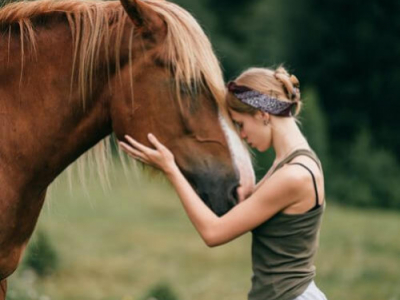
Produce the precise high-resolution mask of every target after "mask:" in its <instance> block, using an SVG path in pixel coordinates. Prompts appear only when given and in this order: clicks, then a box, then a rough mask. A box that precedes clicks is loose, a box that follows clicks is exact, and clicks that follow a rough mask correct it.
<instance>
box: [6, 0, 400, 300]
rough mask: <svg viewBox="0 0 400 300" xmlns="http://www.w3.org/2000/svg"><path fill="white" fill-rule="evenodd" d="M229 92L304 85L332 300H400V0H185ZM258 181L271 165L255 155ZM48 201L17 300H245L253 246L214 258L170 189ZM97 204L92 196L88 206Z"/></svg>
mask: <svg viewBox="0 0 400 300" xmlns="http://www.w3.org/2000/svg"><path fill="white" fill-rule="evenodd" d="M175 2H176V3H178V4H180V5H181V6H182V7H184V8H185V9H187V10H188V11H189V12H191V13H192V14H193V15H194V16H195V17H196V18H197V20H198V21H199V23H200V24H201V25H202V26H203V28H204V29H205V31H206V33H207V34H208V36H209V37H210V39H211V42H212V44H213V46H214V49H215V51H216V53H217V56H218V57H219V59H220V61H221V64H222V67H223V70H224V76H225V79H226V80H230V79H233V78H235V77H236V76H237V75H239V74H240V73H241V72H242V71H243V70H244V69H246V68H248V67H251V66H262V67H277V66H279V65H280V64H283V65H284V66H285V67H286V68H287V69H288V70H289V72H291V73H293V74H295V75H296V76H297V77H298V78H299V80H300V84H301V92H302V99H303V102H304V107H303V108H304V109H303V111H302V114H301V116H300V121H301V123H302V126H301V128H302V131H303V132H304V133H305V135H306V137H307V138H308V140H309V143H310V144H311V146H312V147H313V148H314V150H315V151H316V152H317V154H318V155H319V157H320V158H321V160H322V162H323V165H324V169H325V170H324V172H325V178H326V179H325V181H326V197H327V202H328V206H327V210H326V215H325V219H324V223H323V227H322V231H321V246H320V250H319V254H318V257H317V262H316V266H317V278H316V282H317V284H318V286H320V288H321V289H322V290H323V291H324V292H325V293H326V295H327V296H328V299H342V300H346V299H351V300H358V299H359V300H361V299H363V300H400V271H399V269H400V240H399V238H398V237H399V233H400V184H399V180H400V135H399V133H398V130H399V125H400V122H399V120H398V111H397V110H398V107H399V105H398V101H399V99H398V98H399V96H398V95H397V94H396V90H397V88H398V87H399V86H400V84H399V82H400V68H399V66H400V1H397V0H385V1H377V0H375V1H374V0H364V1H346V0H331V1H318V0H297V1H289V0H241V1H232V0H229V1H228V0H219V1H211V0H198V1H193V0H191V1H190V0H177V1H175ZM256 156H257V160H256V166H255V169H256V173H257V176H258V177H260V176H262V174H264V173H265V170H266V169H267V168H268V166H269V165H270V163H271V162H272V159H273V157H274V154H273V153H272V152H269V153H266V154H260V153H256ZM138 172H139V174H136V175H134V176H133V177H128V178H127V177H126V176H124V175H123V172H122V171H121V168H120V166H119V165H118V164H117V165H116V168H115V169H114V173H113V175H112V176H111V177H112V179H111V181H112V182H113V184H112V188H111V190H108V191H102V190H101V189H99V187H98V186H99V183H98V182H97V183H96V182H95V181H94V182H92V183H88V185H87V188H86V189H85V188H82V187H81V185H80V183H78V182H76V183H75V184H74V185H73V188H72V192H71V191H69V188H68V184H67V181H66V180H65V178H63V177H62V178H60V179H59V181H58V184H57V185H56V186H54V187H53V188H52V191H51V194H50V196H49V198H48V199H47V202H46V207H45V208H44V210H43V213H42V216H41V218H40V222H39V224H38V228H37V230H36V233H35V235H34V237H33V239H32V242H31V244H30V247H29V248H28V251H27V254H26V255H25V260H24V262H23V264H22V265H21V267H20V268H19V270H18V272H17V273H16V274H15V275H13V277H12V278H11V280H10V293H9V295H8V298H7V299H9V300H14V299H15V300H16V299H18V300H24V299H40V300H48V299H56V300H63V299H68V300H71V299H80V300H82V299H110V300H111V299H123V300H133V299H135V300H136V299H142V300H146V299H158V300H176V299H185V300H188V299H190V300H200V299H202V300H203V299H210V300H212V299H218V300H221V299H230V300H239V299H246V295H247V292H248V290H249V288H250V276H251V266H250V240H251V236H250V235H246V236H244V237H242V238H240V239H238V240H237V241H234V242H233V243H231V244H229V245H225V246H223V247H219V248H216V249H208V248H207V247H206V246H204V245H203V242H202V241H201V239H200V238H199V237H198V235H197V233H196V232H195V230H194V229H193V228H192V226H191V224H190V223H189V221H188V220H187V218H186V216H185V214H184V212H183V210H182V208H181V207H180V204H179V202H178V200H177V199H176V195H175V193H174V192H173V190H172V189H171V187H170V186H169V185H168V184H166V183H165V182H164V181H163V180H162V179H150V178H149V176H146V175H144V176H143V174H140V171H138ZM88 195H90V196H88Z"/></svg>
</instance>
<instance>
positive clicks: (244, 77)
mask: <svg viewBox="0 0 400 300" xmlns="http://www.w3.org/2000/svg"><path fill="white" fill-rule="evenodd" d="M234 82H235V83H236V84H237V85H243V86H246V87H248V88H251V89H252V90H255V91H258V92H260V93H263V94H265V95H270V96H273V97H275V98H277V99H279V100H281V101H287V102H295V103H296V110H295V113H294V116H295V117H296V116H297V115H298V114H299V113H300V110H301V106H302V103H301V98H300V89H299V87H300V83H299V80H298V79H297V77H296V76H294V75H290V74H289V73H288V72H287V71H286V69H285V68H284V67H282V66H280V67H278V68H277V69H276V70H273V69H267V68H250V69H248V70H246V71H244V72H243V73H242V74H240V75H239V77H238V78H236V79H235V80H234ZM227 105H228V108H230V109H232V110H234V111H237V112H240V113H248V114H251V115H254V114H255V113H256V112H257V111H258V109H257V108H254V107H252V106H250V105H248V104H245V103H243V102H241V101H240V100H239V99H237V98H236V97H235V96H234V95H233V94H232V93H228V95H227Z"/></svg>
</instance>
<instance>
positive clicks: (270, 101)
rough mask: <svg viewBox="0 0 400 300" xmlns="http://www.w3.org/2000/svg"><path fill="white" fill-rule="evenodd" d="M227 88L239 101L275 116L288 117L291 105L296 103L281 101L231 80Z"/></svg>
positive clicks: (290, 113) (290, 112)
mask: <svg viewBox="0 0 400 300" xmlns="http://www.w3.org/2000/svg"><path fill="white" fill-rule="evenodd" d="M228 90H229V91H230V92H231V93H233V94H234V95H235V96H236V98H238V99H239V100H240V101H241V102H243V103H245V104H247V105H250V106H252V107H254V108H256V109H260V110H262V111H264V112H267V113H270V114H271V115H275V116H282V117H290V116H291V115H292V107H293V105H295V104H296V102H286V101H281V100H279V99H277V98H275V97H272V96H269V95H265V94H262V93H260V92H257V91H255V90H252V89H250V88H248V87H246V86H243V85H237V84H236V83H235V82H233V81H230V82H229V83H228Z"/></svg>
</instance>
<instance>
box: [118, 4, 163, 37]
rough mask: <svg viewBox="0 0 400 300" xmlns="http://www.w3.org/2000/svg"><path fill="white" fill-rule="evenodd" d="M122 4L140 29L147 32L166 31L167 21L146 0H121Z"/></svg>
mask: <svg viewBox="0 0 400 300" xmlns="http://www.w3.org/2000/svg"><path fill="white" fill-rule="evenodd" d="M121 4H122V6H123V7H124V9H125V11H126V12H127V14H128V15H129V17H130V19H131V20H132V22H133V24H135V26H136V27H137V28H138V29H140V30H143V31H146V32H153V33H165V31H166V24H165V22H164V21H163V19H162V18H161V17H160V16H159V15H158V14H157V13H156V12H155V11H154V10H153V9H152V8H151V7H150V6H149V5H148V4H146V3H145V2H144V1H142V0H121Z"/></svg>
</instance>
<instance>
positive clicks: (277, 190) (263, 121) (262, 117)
mask: <svg viewBox="0 0 400 300" xmlns="http://www.w3.org/2000/svg"><path fill="white" fill-rule="evenodd" d="M228 90H229V93H228V96H227V104H228V107H229V110H230V114H231V117H232V119H233V122H234V123H235V124H236V125H237V126H238V128H239V130H240V136H241V138H242V139H244V140H245V141H246V142H247V143H248V144H249V145H250V146H251V147H253V148H257V149H258V150H259V151H261V152H262V151H266V150H268V149H270V148H271V147H273V149H274V151H275V154H276V158H275V161H274V163H273V165H272V167H271V168H270V170H269V171H268V172H267V174H266V175H265V176H264V178H263V179H262V180H260V182H259V183H258V184H257V185H256V187H255V189H254V191H253V193H252V195H251V196H249V197H248V198H247V199H246V200H245V201H241V202H240V203H239V204H238V205H236V206H235V207H234V208H233V209H232V210H230V211H229V212H228V213H226V214H225V215H224V216H222V217H218V216H216V215H215V214H214V213H213V212H212V211H211V210H210V209H209V208H208V207H207V206H206V205H205V204H204V203H203V202H202V201H201V199H200V198H199V197H198V195H197V194H196V193H195V191H194V190H193V188H192V187H191V186H190V184H189V183H188V181H187V180H186V179H185V177H184V176H183V175H182V173H181V172H180V170H179V168H178V167H177V165H176V164H175V161H174V156H173V154H172V153H171V152H170V151H169V150H168V149H167V148H166V147H165V146H163V145H162V144H161V143H160V142H159V141H158V140H157V139H156V137H155V136H153V135H152V134H149V137H148V138H149V140H150V142H151V143H152V144H153V145H154V147H155V149H150V148H148V147H146V146H144V145H142V144H140V143H138V142H137V141H135V140H134V139H132V138H131V137H129V136H127V137H126V139H127V141H128V142H129V144H126V143H122V142H121V143H120V145H121V147H122V149H123V150H124V151H126V152H127V153H128V154H129V155H130V156H132V157H133V158H136V159H138V160H141V161H143V162H144V163H147V164H150V165H153V166H155V167H157V168H160V169H161V170H163V171H164V172H165V174H166V176H167V177H168V179H169V180H170V181H171V183H172V184H173V186H174V187H175V189H176V191H177V193H178V195H179V197H180V199H181V202H182V204H183V206H184V208H185V210H186V213H187V214H188V216H189V218H190V220H191V221H192V223H193V224H194V226H195V228H196V229H197V231H198V232H199V233H200V235H201V237H202V238H203V240H204V241H205V243H206V244H207V245H208V246H210V247H213V246H218V245H221V244H225V243H227V242H229V241H231V240H233V239H235V238H237V237H239V236H241V235H242V234H244V233H246V232H248V231H252V233H253V242H252V262H253V278H252V288H251V291H250V292H249V300H266V299H268V300H294V299H295V300H311V299H313V300H324V299H326V298H325V296H324V294H323V293H322V292H321V291H320V290H319V289H318V288H317V287H316V285H315V284H314V281H313V279H314V277H315V267H314V265H313V260H314V256H315V253H316V250H317V247H318V236H319V229H320V225H321V217H322V214H323V211H324V207H325V204H324V179H323V174H322V169H321V164H320V161H319V160H318V158H317V157H316V155H315V154H314V152H313V151H312V150H311V149H310V146H309V145H308V143H307V140H306V139H305V137H304V136H303V135H302V133H301V131H300V130H299V128H298V126H297V124H296V119H295V116H296V115H297V114H298V113H299V111H300V108H301V100H300V91H299V82H298V80H297V78H296V77H295V76H293V75H292V76H290V75H289V74H288V73H287V71H286V70H285V69H284V68H283V67H279V68H278V69H277V70H271V69H263V68H252V69H249V70H247V71H245V72H244V73H242V74H241V75H240V76H239V77H238V78H237V79H236V80H235V81H233V82H230V83H229V84H228ZM293 111H295V113H294V116H293V115H292V112H293ZM239 194H240V192H239Z"/></svg>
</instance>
